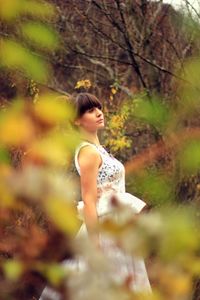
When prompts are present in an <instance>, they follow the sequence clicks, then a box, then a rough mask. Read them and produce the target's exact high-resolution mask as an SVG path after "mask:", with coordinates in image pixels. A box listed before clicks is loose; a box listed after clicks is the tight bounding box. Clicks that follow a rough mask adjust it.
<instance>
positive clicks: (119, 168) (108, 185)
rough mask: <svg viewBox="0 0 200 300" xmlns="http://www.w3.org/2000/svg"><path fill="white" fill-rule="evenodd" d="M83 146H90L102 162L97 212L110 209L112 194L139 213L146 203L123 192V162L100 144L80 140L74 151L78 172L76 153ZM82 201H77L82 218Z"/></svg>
mask: <svg viewBox="0 0 200 300" xmlns="http://www.w3.org/2000/svg"><path fill="white" fill-rule="evenodd" d="M85 146H92V147H94V148H95V149H96V151H98V153H99V155H100V156H101V160H102V164H101V166H100V168H99V172H98V176H97V195H98V196H97V197H98V199H97V200H98V201H97V214H98V216H99V217H100V216H103V215H105V214H108V213H110V212H111V211H112V205H111V199H112V197H113V196H114V197H115V198H116V199H117V200H118V201H119V202H121V203H123V204H125V205H129V206H130V207H131V208H132V209H133V212H135V213H139V212H140V211H141V210H142V209H143V207H144V206H145V205H146V203H145V202H144V201H142V200H140V199H139V198H137V197H135V196H133V195H131V194H130V193H126V192H125V169H124V166H123V164H122V163H121V162H120V161H119V160H117V159H116V158H114V157H113V156H112V155H111V154H109V153H108V152H107V151H106V150H105V149H104V148H103V146H101V145H95V144H92V143H89V142H82V143H81V144H80V145H79V147H78V148H77V149H76V152H75V166H76V169H77V171H78V173H79V175H81V174H80V167H79V164H78V155H79V152H80V150H81V149H82V148H83V147H85ZM83 206H84V203H83V201H79V203H78V211H79V216H80V218H83V211H82V210H83Z"/></svg>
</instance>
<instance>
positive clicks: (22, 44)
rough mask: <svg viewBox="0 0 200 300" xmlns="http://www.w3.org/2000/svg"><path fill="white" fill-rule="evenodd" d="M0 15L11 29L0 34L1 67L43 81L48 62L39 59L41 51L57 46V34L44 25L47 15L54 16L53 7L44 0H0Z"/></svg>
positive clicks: (48, 71)
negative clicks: (7, 33) (10, 32)
mask: <svg viewBox="0 0 200 300" xmlns="http://www.w3.org/2000/svg"><path fill="white" fill-rule="evenodd" d="M0 17H1V20H2V22H4V23H5V24H8V25H9V28H12V29H13V32H14V33H15V34H14V35H13V34H12V35H8V36H9V38H8V37H7V35H5V36H2V38H1V46H0V60H1V67H3V68H8V69H12V70H17V71H19V72H22V73H23V74H24V75H25V76H26V77H28V78H31V79H34V80H36V81H39V82H44V81H46V80H47V78H48V77H49V73H50V66H49V65H48V64H47V63H46V62H45V61H44V59H42V57H41V55H42V51H48V52H51V51H53V50H55V49H56V48H57V47H58V35H57V33H56V32H55V30H53V28H52V27H51V26H49V25H48V19H51V18H53V17H55V10H54V7H53V6H52V5H51V4H50V3H47V2H45V1H28V2H27V1H23V0H14V1H11V0H8V1H1V2H0ZM16 23H17V24H18V26H16Z"/></svg>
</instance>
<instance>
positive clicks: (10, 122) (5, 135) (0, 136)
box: [0, 113, 33, 146]
mask: <svg viewBox="0 0 200 300" xmlns="http://www.w3.org/2000/svg"><path fill="white" fill-rule="evenodd" d="M32 135H33V124H32V122H31V121H30V119H29V118H28V117H26V116H23V115H22V114H17V113H16V114H15V113H8V114H7V115H6V116H5V117H4V118H3V119H2V120H1V122H0V141H1V143H3V144H5V145H8V146H20V145H22V144H25V143H26V142H27V141H29V140H30V139H31V137H32Z"/></svg>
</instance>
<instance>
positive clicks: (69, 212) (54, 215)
mask: <svg viewBox="0 0 200 300" xmlns="http://www.w3.org/2000/svg"><path fill="white" fill-rule="evenodd" d="M69 188H70V187H69ZM45 207H46V210H47V213H48V215H49V217H50V218H51V219H52V221H53V222H54V223H55V225H57V227H58V228H59V229H60V230H61V231H63V232H64V233H66V234H69V235H72V236H74V235H75V234H76V233H77V231H78V229H79V227H80V221H79V220H78V218H77V210H76V208H75V206H74V205H73V203H72V201H67V200H66V199H64V200H63V199H56V198H48V199H46V202H45Z"/></svg>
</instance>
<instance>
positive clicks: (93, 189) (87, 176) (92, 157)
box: [78, 146, 101, 240]
mask: <svg viewBox="0 0 200 300" xmlns="http://www.w3.org/2000/svg"><path fill="white" fill-rule="evenodd" d="M78 162H79V166H80V175H81V195H82V200H83V201H84V218H85V223H86V226H87V230H88V233H89V235H90V236H92V238H94V239H95V240H96V237H97V234H96V228H97V224H98V216H97V210H96V203H97V176H98V169H99V166H100V164H101V157H100V155H99V153H98V152H97V151H96V150H95V149H94V148H93V147H91V146H86V147H84V148H82V149H81V151H80V153H79V156H78Z"/></svg>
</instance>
